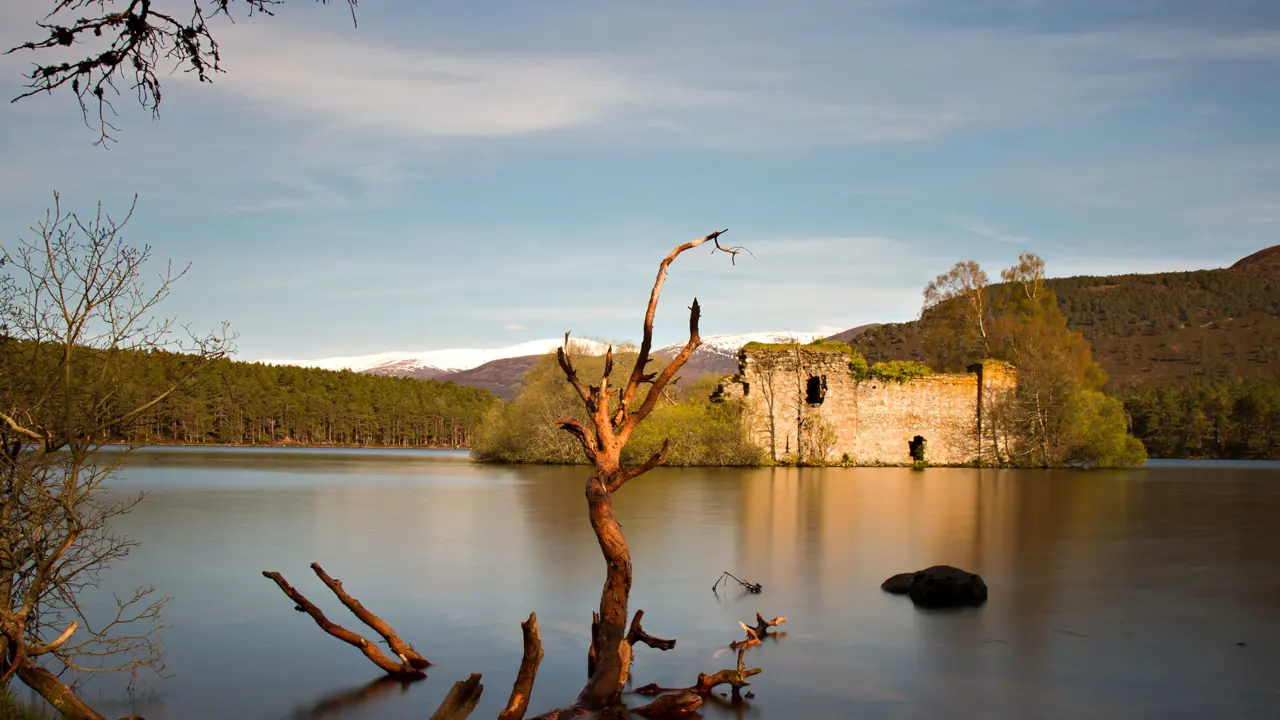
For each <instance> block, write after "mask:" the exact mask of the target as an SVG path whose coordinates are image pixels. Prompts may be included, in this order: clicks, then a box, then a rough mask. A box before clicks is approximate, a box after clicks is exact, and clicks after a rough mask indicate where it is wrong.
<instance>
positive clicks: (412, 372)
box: [261, 325, 871, 400]
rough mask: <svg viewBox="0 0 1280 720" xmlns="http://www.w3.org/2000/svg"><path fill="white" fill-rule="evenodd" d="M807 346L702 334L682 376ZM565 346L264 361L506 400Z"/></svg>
mask: <svg viewBox="0 0 1280 720" xmlns="http://www.w3.org/2000/svg"><path fill="white" fill-rule="evenodd" d="M867 327H871V326H865V325H864V326H861V327H859V328H853V329H852V330H845V331H843V332H841V333H838V334H837V335H836V336H834V337H838V338H840V339H843V336H846V335H848V334H849V333H855V334H856V332H859V331H861V330H863V329H865V328H867ZM793 337H794V338H795V339H797V340H799V341H800V342H805V343H807V342H811V341H813V340H816V339H818V338H821V337H832V336H829V335H828V334H827V333H825V332H789V331H773V332H756V333H741V334H720V335H706V336H704V337H703V338H702V345H701V346H699V347H698V349H697V350H696V351H694V353H693V355H692V356H691V357H690V358H689V361H688V363H686V364H685V367H684V370H683V371H682V374H683V375H684V376H685V377H689V378H693V377H698V376H700V375H703V374H705V373H714V374H717V375H728V374H730V373H732V372H734V371H735V370H736V369H737V366H738V349H739V348H741V347H742V346H743V345H745V344H747V343H749V342H769V343H774V342H786V341H788V340H789V339H791V338H793ZM562 342H563V340H562V339H560V338H555V339H547V340H532V341H529V342H525V343H520V344H518V345H511V346H508V347H501V348H483V349H445V350H427V351H423V352H385V353H375V354H370V355H353V356H342V357H331V358H321V359H318V360H262V361H261V362H263V363H266V364H269V365H298V366H302V367H318V368H324V369H327V370H343V369H346V370H352V371H354V372H360V373H368V374H370V375H391V376H398V377H413V378H418V379H420V380H440V381H447V382H453V383H455V384H457V385H466V386H468V387H477V388H484V389H485V390H489V391H490V392H492V393H494V394H495V395H497V396H498V397H501V398H503V399H507V400H510V399H511V398H513V397H515V395H516V393H517V392H519V387H520V381H521V379H522V378H523V377H524V374H525V372H527V371H528V370H529V368H531V367H533V365H534V364H535V363H536V362H537V361H538V359H539V358H540V357H542V356H544V355H546V354H548V353H552V352H555V350H556V349H557V348H559V347H560V345H561V343H562ZM570 342H571V349H572V350H573V351H574V352H578V353H582V354H587V355H599V354H602V353H603V352H604V351H605V348H606V347H607V345H606V343H603V342H600V341H597V340H585V339H576V338H574V339H571V340H570ZM682 347H684V343H683V342H681V343H673V344H671V345H667V346H664V347H660V348H657V349H655V350H654V351H653V354H654V356H655V357H656V358H660V359H663V360H670V359H672V358H674V357H675V356H676V354H677V353H679V352H680V348H682Z"/></svg>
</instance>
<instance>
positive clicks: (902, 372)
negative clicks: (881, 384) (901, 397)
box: [851, 360, 933, 383]
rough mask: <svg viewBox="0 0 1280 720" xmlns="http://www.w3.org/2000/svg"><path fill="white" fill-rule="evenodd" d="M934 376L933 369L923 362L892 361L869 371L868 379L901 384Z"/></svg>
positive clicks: (877, 364) (880, 363)
mask: <svg viewBox="0 0 1280 720" xmlns="http://www.w3.org/2000/svg"><path fill="white" fill-rule="evenodd" d="M864 362H865V361H864ZM851 366H852V364H851ZM932 374H933V369H932V368H930V367H929V366H928V365H925V364H924V363H922V362H916V361H915V360H890V361H889V362H878V363H876V364H875V365H872V366H871V367H870V368H869V369H868V370H867V376H868V377H871V378H875V379H876V380H884V381H885V382H900V383H904V382H908V381H911V380H915V379H917V378H922V377H925V376H927V375H932Z"/></svg>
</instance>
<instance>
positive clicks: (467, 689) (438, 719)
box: [431, 673, 484, 720]
mask: <svg viewBox="0 0 1280 720" xmlns="http://www.w3.org/2000/svg"><path fill="white" fill-rule="evenodd" d="M483 692H484V686H483V685H481V684H480V673H471V677H469V678H467V679H466V680H459V681H458V682H456V683H454V684H453V688H451V689H450V690H449V694H448V695H446V696H445V698H444V702H442V703H440V707H438V708H436V711H435V712H434V713H433V714H432V715H431V720H467V717H468V716H470V715H471V712H472V711H473V710H475V709H476V705H477V704H478V703H479V702H480V695H481V693H483Z"/></svg>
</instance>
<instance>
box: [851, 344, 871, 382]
mask: <svg viewBox="0 0 1280 720" xmlns="http://www.w3.org/2000/svg"><path fill="white" fill-rule="evenodd" d="M849 375H851V376H852V377H853V379H854V380H866V379H867V378H869V377H871V368H870V366H868V365H867V359H866V358H865V357H863V356H862V353H860V352H858V351H857V350H854V349H853V348H850V349H849Z"/></svg>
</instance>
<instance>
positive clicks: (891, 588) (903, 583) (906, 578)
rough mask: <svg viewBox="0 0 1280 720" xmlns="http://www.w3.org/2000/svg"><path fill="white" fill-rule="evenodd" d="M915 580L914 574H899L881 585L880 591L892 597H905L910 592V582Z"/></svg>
mask: <svg viewBox="0 0 1280 720" xmlns="http://www.w3.org/2000/svg"><path fill="white" fill-rule="evenodd" d="M915 579H916V574H915V573H899V574H897V575H894V576H893V577H891V578H889V579H888V580H885V581H884V582H883V583H881V584H880V589H881V590H884V591H885V592H889V593H893V594H894V595H906V594H907V593H909V592H911V582H912V581H913V580H915Z"/></svg>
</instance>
